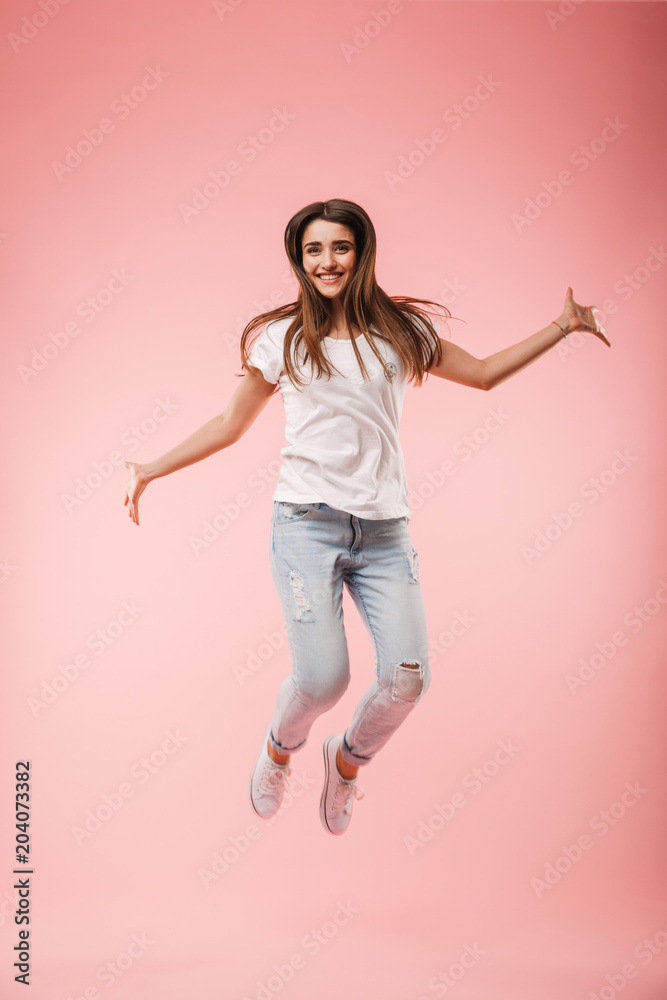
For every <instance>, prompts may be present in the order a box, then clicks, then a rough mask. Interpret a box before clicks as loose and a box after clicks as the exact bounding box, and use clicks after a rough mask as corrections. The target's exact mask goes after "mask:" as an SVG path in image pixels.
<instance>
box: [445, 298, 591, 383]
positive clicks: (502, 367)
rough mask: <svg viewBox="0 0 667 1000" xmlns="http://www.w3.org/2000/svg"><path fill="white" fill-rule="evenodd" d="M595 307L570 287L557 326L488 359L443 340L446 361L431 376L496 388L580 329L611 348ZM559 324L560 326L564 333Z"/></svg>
mask: <svg viewBox="0 0 667 1000" xmlns="http://www.w3.org/2000/svg"><path fill="white" fill-rule="evenodd" d="M596 312H597V309H596V308H595V307H594V306H580V305H577V303H576V302H575V301H574V297H573V295H572V289H571V288H568V290H567V294H566V296H565V306H564V308H563V312H562V313H561V314H560V316H559V317H558V318H557V320H556V321H555V322H553V323H550V324H549V326H545V327H544V329H543V330H539V331H538V332H537V333H534V334H533V335H532V336H531V337H527V338H526V339H525V340H522V341H520V342H519V343H518V344H512V346H511V347H506V348H505V349H504V350H502V351H498V352H497V353H496V354H491V355H490V356H489V357H488V358H475V357H473V355H472V354H469V353H468V352H467V351H466V350H464V349H463V348H462V347H459V346H458V345H457V344H452V343H451V342H450V341H447V340H442V339H441V340H440V344H441V347H442V358H441V360H440V363H439V364H437V365H433V366H432V367H431V368H429V370H428V371H429V375H436V376H438V378H444V379H448V380H449V381H450V382H458V383H459V384H460V385H467V386H470V387H471V388H473V389H484V390H488V389H493V387H494V386H496V385H500V383H501V382H504V381H505V380H506V379H508V378H509V377H510V376H511V375H516V373H517V372H519V371H521V369H522V368H525V367H526V366H527V365H529V364H531V363H532V362H533V361H535V360H536V359H537V358H539V357H540V355H542V354H544V353H545V352H546V351H548V350H549V349H550V348H552V347H554V346H555V345H556V344H557V343H558V342H559V340H560V339H561V337H562V336H563V332H565V334H570V333H574V332H575V331H577V330H580V331H582V332H587V333H592V334H593V335H594V336H596V337H598V338H599V339H600V340H602V341H603V342H604V343H605V344H606V345H607V347H611V344H610V343H609V341H608V340H607V338H606V337H605V334H604V328H603V327H601V326H600V325H599V323H598V322H597V320H596V319H595V316H594V313H596ZM556 324H560V326H561V327H562V328H563V329H562V330H561V329H559V327H558V326H557V325H556Z"/></svg>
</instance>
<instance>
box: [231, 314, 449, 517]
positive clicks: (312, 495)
mask: <svg viewBox="0 0 667 1000" xmlns="http://www.w3.org/2000/svg"><path fill="white" fill-rule="evenodd" d="M291 322H292V318H291V317H287V318H285V319H279V320H275V321H274V322H272V323H269V324H268V326H266V327H265V329H264V330H263V331H262V332H261V334H260V335H259V337H258V338H257V340H256V341H255V344H254V345H253V348H252V351H251V352H250V356H249V358H248V364H249V365H251V366H252V367H253V368H259V370H260V371H261V373H262V375H263V376H264V378H265V379H266V380H267V382H277V383H278V386H279V389H280V393H281V395H282V398H283V403H284V405H285V418H286V426H285V437H286V439H287V441H288V444H287V445H286V446H285V447H284V448H282V449H281V455H282V456H283V464H282V466H281V469H280V475H279V477H278V484H277V487H276V490H275V492H274V494H273V499H274V500H283V501H288V502H291V503H314V502H316V501H320V502H322V503H326V504H328V505H329V506H330V507H335V508H337V509H338V510H344V511H347V512H348V513H350V514H355V515H356V516H357V517H365V518H369V519H371V520H380V519H381V518H389V517H404V516H405V517H407V518H408V520H409V519H410V508H409V506H408V487H407V480H406V475H405V466H404V462H403V452H402V450H401V445H400V441H399V437H398V431H399V422H400V418H401V410H402V407H403V398H404V396H405V389H406V386H407V379H406V377H405V375H404V370H403V365H402V362H401V359H400V357H399V356H398V354H397V353H396V352H395V351H394V349H393V348H392V347H391V345H389V344H387V343H386V342H385V341H383V340H379V339H376V340H375V344H376V346H377V347H378V350H379V351H380V354H381V355H382V357H383V358H384V360H385V367H384V368H383V367H382V365H381V364H380V362H379V361H378V359H377V358H376V357H375V355H374V354H373V351H372V350H371V348H370V346H369V344H368V342H367V340H366V338H365V336H363V334H362V335H360V336H359V337H358V338H357V347H358V348H359V353H360V354H361V356H362V358H363V360H364V364H365V365H366V369H367V371H368V374H369V376H370V381H366V382H365V381H364V378H363V375H362V373H361V370H360V368H359V362H358V361H357V359H356V356H355V353H354V348H353V346H352V342H351V341H350V340H336V339H335V338H331V337H325V338H324V339H323V341H322V346H323V349H324V350H325V353H326V354H327V356H328V357H329V360H330V361H331V363H332V364H333V365H335V366H336V368H337V369H338V371H339V372H340V373H341V374H340V375H339V374H337V373H336V372H334V374H333V376H332V377H331V378H330V379H329V378H327V376H326V375H325V374H324V375H322V377H321V378H320V379H317V378H316V377H313V376H311V369H310V362H308V363H307V364H306V365H305V366H302V367H301V368H300V373H301V374H302V375H303V376H304V377H305V378H306V383H305V384H304V385H302V386H301V388H300V390H297V389H296V388H295V387H294V386H293V385H292V383H291V382H290V380H289V379H288V378H287V376H286V374H285V371H284V369H283V341H284V337H285V331H286V330H287V328H288V326H289V325H290V323H291ZM433 325H434V327H435V329H436V331H438V332H439V331H440V327H439V324H438V323H435V322H434V323H433ZM292 356H293V357H294V354H293V355H292Z"/></svg>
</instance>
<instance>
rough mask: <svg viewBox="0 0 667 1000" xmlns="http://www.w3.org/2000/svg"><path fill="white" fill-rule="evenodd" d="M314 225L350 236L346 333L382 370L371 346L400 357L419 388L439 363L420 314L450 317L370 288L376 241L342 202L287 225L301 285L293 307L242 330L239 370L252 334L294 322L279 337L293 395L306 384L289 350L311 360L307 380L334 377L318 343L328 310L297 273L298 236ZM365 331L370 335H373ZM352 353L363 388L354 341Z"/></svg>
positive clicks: (314, 208)
mask: <svg viewBox="0 0 667 1000" xmlns="http://www.w3.org/2000/svg"><path fill="white" fill-rule="evenodd" d="M315 219H326V220H327V221H329V222H338V223H340V224H341V225H343V226H346V227H347V228H348V229H350V230H351V231H352V233H353V234H354V239H355V251H356V266H355V268H354V271H353V272H352V277H351V281H350V283H349V285H348V286H347V287H346V288H345V290H344V292H343V301H342V306H343V311H344V315H345V322H346V324H347V326H348V328H349V329H350V331H352V330H353V329H354V327H357V328H358V329H360V330H362V331H364V332H365V334H366V339H367V340H368V342H369V344H370V346H371V348H372V350H373V352H374V354H375V355H376V357H377V358H378V360H379V361H381V362H383V358H382V357H381V355H380V353H379V351H378V349H377V347H376V345H375V344H374V343H373V338H374V337H377V338H379V339H380V340H384V341H386V342H387V343H388V344H390V345H391V346H392V347H393V348H394V350H395V351H396V353H397V354H398V355H399V357H400V359H401V361H402V363H403V366H404V369H405V371H407V373H408V380H409V381H412V380H414V381H415V383H416V385H421V384H422V381H423V378H424V375H425V373H427V372H428V369H429V368H430V367H431V365H432V364H433V363H434V362H435V363H436V364H437V363H438V362H439V361H440V359H441V356H442V349H441V347H440V341H439V338H438V334H437V332H436V330H435V328H434V326H433V324H432V323H431V320H430V319H429V318H428V315H427V312H426V309H425V307H426V306H432V307H435V309H436V310H444V312H445V313H446V319H451V313H450V312H449V310H448V309H447V307H446V306H443V305H440V304H439V303H437V302H433V301H432V300H431V299H416V298H412V297H411V296H405V295H400V296H392V297H390V296H389V295H387V294H386V292H384V291H383V290H382V289H381V288H380V286H379V285H378V283H377V281H376V280H375V256H376V249H377V240H376V236H375V229H374V227H373V223H372V222H371V220H370V218H369V216H368V215H367V213H366V212H365V211H364V210H363V208H361V206H360V205H356V204H355V203H354V202H353V201H345V200H344V199H342V198H333V199H331V200H330V201H315V202H313V203H312V204H311V205H306V207H305V208H302V209H301V210H300V211H299V212H297V213H296V215H294V216H293V217H292V218H291V219H290V221H289V222H288V224H287V228H286V230H285V250H286V252H287V256H288V258H289V262H290V264H291V265H292V270H293V271H294V273H295V274H296V278H297V281H298V282H299V286H300V289H299V296H298V298H297V300H296V302H288V303H287V304H286V305H283V306H278V307H277V308H276V309H271V310H269V312H264V313H261V314H260V315H258V316H255V318H254V319H252V320H251V321H250V322H249V323H248V324H247V326H246V327H245V329H244V331H243V334H242V335H241V366H242V367H243V369H245V370H246V371H247V370H248V358H249V356H250V353H251V350H252V345H251V342H250V338H251V337H252V334H253V333H254V332H255V331H256V330H258V329H259V328H260V327H263V326H265V325H266V324H268V323H271V322H273V321H274V320H277V319H285V318H287V317H288V316H292V317H293V319H292V322H291V323H290V325H289V326H288V328H287V330H286V332H285V341H284V348H283V367H284V369H285V373H286V374H287V377H288V378H289V379H290V381H291V382H292V384H293V385H294V386H295V388H297V389H298V388H299V386H300V385H303V384H304V383H305V381H306V380H305V379H304V378H302V377H301V375H300V373H299V371H298V369H297V368H296V367H295V365H294V363H293V354H292V351H293V350H294V353H295V355H296V352H297V351H299V349H301V350H302V352H303V354H302V356H303V358H304V360H310V364H311V375H312V373H313V370H314V373H315V374H316V377H317V378H321V376H322V375H323V374H324V375H326V376H327V377H329V378H330V377H331V375H332V374H333V370H336V369H335V367H334V366H332V365H331V363H330V362H329V360H328V358H327V357H326V356H325V354H324V352H323V350H322V343H321V341H322V336H323V335H324V333H325V332H326V329H327V328H328V326H329V321H330V320H331V315H332V311H331V304H330V302H329V300H328V299H326V298H325V297H324V296H323V295H320V293H319V292H318V291H317V289H316V288H315V287H314V286H313V284H312V282H311V280H310V278H309V277H308V275H307V274H306V272H305V270H304V267H303V251H302V249H301V243H302V239H303V234H304V231H305V229H306V227H307V226H308V225H309V224H310V223H311V222H313V221H314V220H315ZM415 321H416V322H415ZM371 324H373V325H374V327H375V329H374V330H373V333H372V335H370V327H371ZM352 347H353V349H354V353H355V355H356V357H357V361H358V362H359V367H360V369H361V372H362V375H363V378H364V380H366V379H368V377H369V376H368V371H367V369H366V366H365V365H364V362H363V359H362V357H361V355H360V353H359V348H358V347H357V345H356V342H355V339H354V337H352Z"/></svg>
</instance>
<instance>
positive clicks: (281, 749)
mask: <svg viewBox="0 0 667 1000" xmlns="http://www.w3.org/2000/svg"><path fill="white" fill-rule="evenodd" d="M269 743H270V744H271V746H272V747H273V749H274V750H275V751H276V753H277V754H280V756H281V757H286V756H287V755H288V754H292V753H298V751H299V750H301V748H302V747H304V746H305V745H306V740H301V742H300V743H299V744H298V745H297V746H295V747H294V749H293V750H290V749H288V748H287V747H281V745H280V743H276V741H275V739H274V736H273V732H272V731H271V730H269Z"/></svg>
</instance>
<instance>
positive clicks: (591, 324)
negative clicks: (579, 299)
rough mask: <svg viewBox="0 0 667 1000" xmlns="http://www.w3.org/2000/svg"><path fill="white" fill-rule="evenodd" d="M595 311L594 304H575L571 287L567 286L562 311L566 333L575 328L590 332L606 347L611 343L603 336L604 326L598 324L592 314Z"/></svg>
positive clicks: (571, 331) (572, 331) (573, 330)
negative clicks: (565, 323)
mask: <svg viewBox="0 0 667 1000" xmlns="http://www.w3.org/2000/svg"><path fill="white" fill-rule="evenodd" d="M597 311H598V310H597V308H596V307H595V306H580V305H577V303H576V302H575V301H574V296H573V295H572V289H571V288H570V287H569V286H568V289H567V294H566V295H565V305H564V307H563V313H562V315H563V319H565V321H566V322H567V333H574V332H575V330H581V331H583V332H585V333H592V334H593V335H594V336H595V337H597V338H598V339H599V340H601V341H603V343H605V344H606V345H607V347H611V344H610V343H609V341H608V340H607V338H606V337H605V333H604V327H603V326H600V324H599V323H598V321H597V319H596V318H595V316H594V313H596V312H597Z"/></svg>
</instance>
